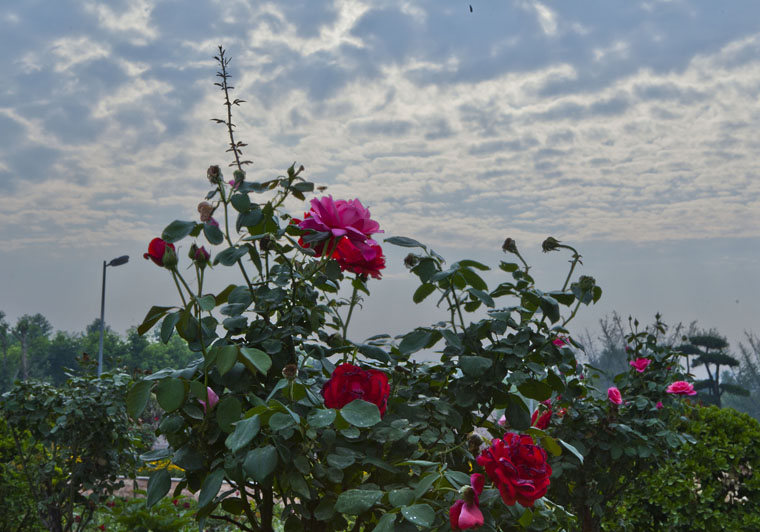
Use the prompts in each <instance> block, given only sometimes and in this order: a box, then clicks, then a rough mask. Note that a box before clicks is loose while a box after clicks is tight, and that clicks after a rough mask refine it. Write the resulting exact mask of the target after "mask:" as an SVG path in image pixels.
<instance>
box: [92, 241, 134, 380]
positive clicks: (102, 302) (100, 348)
mask: <svg viewBox="0 0 760 532" xmlns="http://www.w3.org/2000/svg"><path fill="white" fill-rule="evenodd" d="M127 262H129V256H128V255H122V256H121V257H116V258H115V259H113V260H112V261H111V262H109V263H106V261H103V290H102V291H101V293H100V341H99V342H98V377H100V375H102V373H103V333H104V330H105V321H104V317H103V316H104V313H105V306H106V266H121V265H122V264H126V263H127Z"/></svg>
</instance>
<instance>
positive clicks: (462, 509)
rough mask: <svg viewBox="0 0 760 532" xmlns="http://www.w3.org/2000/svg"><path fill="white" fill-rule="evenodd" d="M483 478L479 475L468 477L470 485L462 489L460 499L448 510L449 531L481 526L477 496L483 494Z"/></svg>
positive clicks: (480, 513) (481, 516) (481, 514)
mask: <svg viewBox="0 0 760 532" xmlns="http://www.w3.org/2000/svg"><path fill="white" fill-rule="evenodd" d="M484 484H485V478H484V477H483V475H481V474H480V473H473V474H472V475H470V485H469V486H467V487H465V488H463V491H462V499H460V500H458V501H457V502H455V503H454V504H453V506H451V508H449V521H450V522H451V530H466V529H468V528H477V527H479V526H483V512H481V511H480V507H479V506H478V504H480V502H479V500H478V496H479V495H480V494H481V493H483V485H484Z"/></svg>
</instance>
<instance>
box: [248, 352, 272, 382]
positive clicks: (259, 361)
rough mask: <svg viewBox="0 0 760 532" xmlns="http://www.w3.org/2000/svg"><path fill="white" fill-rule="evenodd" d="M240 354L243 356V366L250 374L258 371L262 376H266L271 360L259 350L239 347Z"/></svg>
mask: <svg viewBox="0 0 760 532" xmlns="http://www.w3.org/2000/svg"><path fill="white" fill-rule="evenodd" d="M240 354H241V355H243V364H245V365H246V367H247V368H248V370H249V371H250V372H251V373H255V372H256V371H258V372H259V373H261V374H262V375H266V374H267V372H268V371H269V368H271V367H272V359H271V358H270V357H269V355H267V354H266V353H265V352H264V351H261V350H260V349H256V348H254V347H241V348H240Z"/></svg>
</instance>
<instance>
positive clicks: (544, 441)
mask: <svg viewBox="0 0 760 532" xmlns="http://www.w3.org/2000/svg"><path fill="white" fill-rule="evenodd" d="M541 446H542V447H543V448H544V449H546V450H547V451H549V452H550V453H551V454H552V455H553V456H559V455H561V454H562V448H561V447H560V446H559V444H558V443H557V440H555V439H554V438H552V437H551V436H542V437H541Z"/></svg>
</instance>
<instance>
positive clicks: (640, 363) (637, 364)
mask: <svg viewBox="0 0 760 532" xmlns="http://www.w3.org/2000/svg"><path fill="white" fill-rule="evenodd" d="M651 363H652V361H651V360H649V359H648V358H637V359H636V360H631V361H630V362H629V364H630V365H631V366H633V367H634V368H636V371H638V372H639V373H644V370H645V369H647V366H649V364H651Z"/></svg>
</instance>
